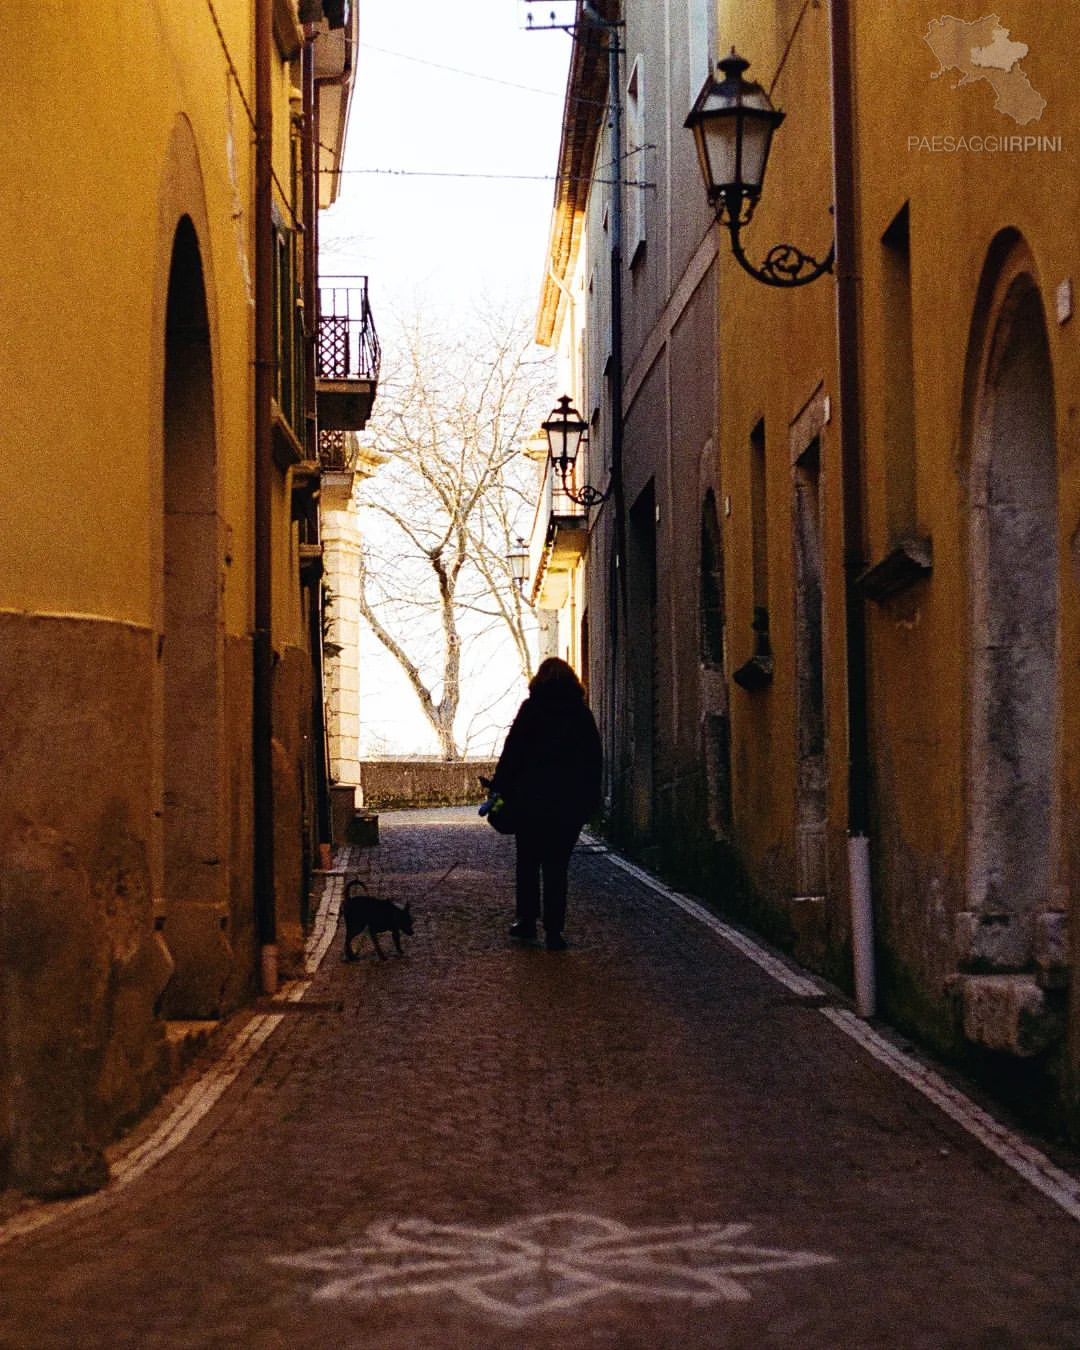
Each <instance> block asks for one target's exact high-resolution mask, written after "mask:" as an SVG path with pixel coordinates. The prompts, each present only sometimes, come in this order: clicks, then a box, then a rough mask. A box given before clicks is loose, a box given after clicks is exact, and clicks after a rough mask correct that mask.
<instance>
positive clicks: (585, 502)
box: [556, 464, 611, 511]
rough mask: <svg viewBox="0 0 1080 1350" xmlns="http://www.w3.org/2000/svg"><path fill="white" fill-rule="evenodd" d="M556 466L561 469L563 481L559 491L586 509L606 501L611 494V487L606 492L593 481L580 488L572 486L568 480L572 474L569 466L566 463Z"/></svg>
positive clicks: (560, 473)
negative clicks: (595, 486) (594, 485)
mask: <svg viewBox="0 0 1080 1350" xmlns="http://www.w3.org/2000/svg"><path fill="white" fill-rule="evenodd" d="M556 467H557V468H558V470H559V479H560V481H561V487H560V488H559V491H560V492H561V493H562V495H563V496H564V497H569V499H570V500H571V501H572V502H574V503H576V504H577V505H578V506H584V507H585V509H586V511H588V510H589V509H590V508H591V507H593V506H599V505H600V504H601V502H606V501H607V499H608V498H609V497H610V496H611V488H610V487H608V488H607V489H606V490H605V491H604V492H601V491H600V489H599V488H594V487H593V485H592V484H591V483H585V484H583V485H582V486H581V487H579V488H575V487H571V486H570V484H569V482H568V478H569V474H570V469H569V467H568V466H567V465H565V464H558V465H556Z"/></svg>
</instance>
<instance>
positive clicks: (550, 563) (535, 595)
mask: <svg viewBox="0 0 1080 1350" xmlns="http://www.w3.org/2000/svg"><path fill="white" fill-rule="evenodd" d="M583 459H584V456H583V455H581V456H579V457H578V462H577V464H576V465H575V467H574V474H573V477H572V478H571V480H570V482H569V484H568V486H569V487H570V488H571V490H573V491H576V490H577V489H578V488H579V487H580V482H583V481H584V477H583V465H582V460H583ZM579 479H580V481H579ZM588 543H589V523H588V518H587V515H586V511H585V508H584V507H583V506H579V505H578V504H577V502H575V501H573V500H572V499H571V498H570V497H569V496H568V495H567V494H566V492H565V491H564V490H563V487H562V481H561V479H560V478H559V475H558V473H557V472H556V471H554V470H553V469H552V466H551V460H550V459H549V458H547V457H545V459H544V477H543V479H542V481H541V484H540V495H539V497H538V499H537V503H536V515H535V516H534V517H533V527H532V534H531V535H530V537H529V572H528V576H527V577H526V579H525V592H526V594H527V595H528V596H529V599H530V600H531V601H532V603H533V604H534V605H535V606H536V607H537V609H561V608H562V606H563V605H564V604H565V603H566V599H567V596H568V595H569V594H570V584H571V580H572V577H573V574H574V571H575V570H576V568H577V567H578V564H579V563H580V561H581V559H582V557H583V556H584V554H585V550H586V548H587V547H588Z"/></svg>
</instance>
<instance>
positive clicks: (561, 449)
mask: <svg viewBox="0 0 1080 1350" xmlns="http://www.w3.org/2000/svg"><path fill="white" fill-rule="evenodd" d="M540 427H541V430H542V431H543V433H544V435H545V436H546V437H547V443H548V457H549V458H550V460H551V467H552V469H553V470H556V471H557V472H558V475H559V480H560V483H561V488H560V490H561V491H562V493H563V494H564V496H567V497H569V498H570V500H571V501H572V502H577V504H578V506H584V507H589V506H599V505H600V503H601V502H604V501H607V499H608V496H609V494H610V492H611V489H610V488H609V489H608V491H607V492H601V491H600V490H599V489H598V488H594V487H593V486H592V485H591V484H589V483H585V484H584V485H583V486H582V487H579V488H575V487H573V486H572V484H573V478H574V466H575V465H576V464H577V457H578V452H579V451H580V449H581V441H582V437H583V436H584V435H585V433H586V431H588V429H589V424H588V422H586V421H585V419H584V418H583V417H582V415H581V414H580V413H579V412H578V410H577V409H576V408H572V407H571V406H570V399H569V398H568V396H567V395H566V394H563V396H562V398H560V399H559V402H558V404H557V405H556V407H554V408H552V410H551V416H550V417H549V418H548V420H547V421H546V422H541V424H540Z"/></svg>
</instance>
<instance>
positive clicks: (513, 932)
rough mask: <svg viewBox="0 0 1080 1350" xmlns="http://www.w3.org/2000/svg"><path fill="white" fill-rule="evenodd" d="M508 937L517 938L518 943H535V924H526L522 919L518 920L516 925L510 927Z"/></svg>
mask: <svg viewBox="0 0 1080 1350" xmlns="http://www.w3.org/2000/svg"><path fill="white" fill-rule="evenodd" d="M510 936H511V937H512V938H517V939H518V941H519V942H535V941H536V924H534V923H526V922H525V920H524V919H518V921H517V923H512V924H511V925H510Z"/></svg>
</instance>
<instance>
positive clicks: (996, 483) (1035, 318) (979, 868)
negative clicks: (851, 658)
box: [959, 231, 1060, 971]
mask: <svg viewBox="0 0 1080 1350" xmlns="http://www.w3.org/2000/svg"><path fill="white" fill-rule="evenodd" d="M965 421H966V430H967V433H968V435H967V439H968V444H969V446H970V464H969V475H970V532H969V580H970V613H971V683H970V687H971V706H970V724H969V729H970V748H969V764H968V780H969V790H968V821H969V827H968V867H967V907H968V908H967V912H966V913H965V914H963V915H962V916H961V924H960V928H959V945H960V958H961V961H962V962H963V963H964V964H966V965H967V966H968V967H969V968H973V969H983V970H996V971H1022V970H1024V969H1029V968H1030V967H1031V965H1032V963H1033V961H1034V959H1035V956H1036V936H1037V925H1038V921H1039V915H1040V914H1043V913H1046V912H1047V911H1048V909H1049V908H1050V906H1051V897H1052V894H1053V889H1054V872H1055V868H1056V851H1057V846H1056V838H1055V817H1056V809H1057V802H1056V796H1057V779H1058V755H1057V728H1058V724H1059V718H1058V701H1059V692H1058V690H1059V669H1058V630H1059V580H1058V578H1059V556H1060V555H1059V527H1058V463H1057V438H1056V425H1055V411H1054V382H1053V367H1052V362H1051V356H1050V346H1049V340H1048V335H1047V326H1046V318H1045V313H1044V309H1043V303H1042V298H1041V294H1040V290H1039V284H1038V278H1037V273H1036V269H1035V265H1034V261H1033V259H1032V257H1031V254H1030V251H1029V250H1028V248H1027V247H1026V245H1025V244H1024V242H1023V240H1022V239H1021V238H1020V236H1019V235H1017V234H1016V233H1015V232H1012V231H1010V232H1008V233H1006V234H1003V235H1001V236H999V238H998V239H997V240H996V241H995V244H994V246H993V247H992V249H991V252H990V257H989V259H988V262H987V266H986V269H985V271H984V279H983V283H982V285H981V287H980V294H979V299H978V304H977V312H976V321H975V324H974V325H973V336H972V346H971V350H970V352H969V366H968V380H967V407H966V418H965Z"/></svg>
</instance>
